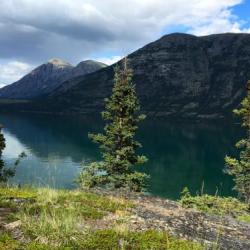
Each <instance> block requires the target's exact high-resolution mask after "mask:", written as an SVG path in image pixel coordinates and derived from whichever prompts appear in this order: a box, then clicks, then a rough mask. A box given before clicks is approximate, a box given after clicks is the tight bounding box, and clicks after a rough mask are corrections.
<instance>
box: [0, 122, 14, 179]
mask: <svg viewBox="0 0 250 250" xmlns="http://www.w3.org/2000/svg"><path fill="white" fill-rule="evenodd" d="M4 148H5V138H4V136H3V134H2V126H1V125H0V183H1V182H6V181H7V180H8V178H9V177H12V176H14V175H15V171H14V170H12V169H9V168H5V166H4V161H3V159H2V152H3V150H4Z"/></svg>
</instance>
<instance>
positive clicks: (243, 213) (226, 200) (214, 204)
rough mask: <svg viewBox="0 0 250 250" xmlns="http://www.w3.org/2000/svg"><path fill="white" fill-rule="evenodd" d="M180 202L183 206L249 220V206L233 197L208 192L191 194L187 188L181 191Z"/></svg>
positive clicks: (244, 220)
mask: <svg viewBox="0 0 250 250" xmlns="http://www.w3.org/2000/svg"><path fill="white" fill-rule="evenodd" d="M180 203H181V205H182V206H183V207H185V208H194V209H196V210H199V211H202V212H205V213H209V214H215V215H221V216H225V215H229V216H232V217H234V218H235V219H237V220H238V221H243V222H248V223H249V222H250V210H249V206H248V205H247V204H246V203H243V202H241V201H240V200H238V199H236V198H233V197H220V196H213V195H208V194H202V195H196V196H192V195H191V194H190V193H189V191H188V189H185V190H184V191H183V192H182V196H181V199H180Z"/></svg>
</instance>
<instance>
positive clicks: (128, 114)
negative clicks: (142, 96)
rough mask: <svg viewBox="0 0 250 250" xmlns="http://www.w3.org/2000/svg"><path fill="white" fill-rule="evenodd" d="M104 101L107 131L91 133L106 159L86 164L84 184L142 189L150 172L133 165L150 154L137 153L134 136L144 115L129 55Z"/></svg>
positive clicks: (138, 144) (144, 159)
mask: <svg viewBox="0 0 250 250" xmlns="http://www.w3.org/2000/svg"><path fill="white" fill-rule="evenodd" d="M105 103H106V105H105V111H103V112H102V118H103V120H104V121H105V122H106V125H105V127H104V133H102V134H89V137H90V138H91V139H92V140H93V142H95V143H98V144H99V145H100V150H101V152H102V159H103V160H102V161H101V162H94V163H91V164H90V165H89V166H87V167H85V169H84V170H83V172H82V173H81V174H80V182H81V183H82V184H83V186H85V187H93V186H96V185H105V186H110V187H114V188H129V189H130V190H133V191H141V190H142V189H143V188H144V187H145V180H146V178H148V176H147V175H146V174H144V173H140V172H136V171H135V170H134V166H136V165H139V164H143V163H145V162H146V161H147V158H146V157H145V156H143V155H138V154H137V153H136V149H137V148H139V147H141V144H140V143H139V142H138V141H136V140H135V139H134V136H135V133H136V130H137V128H138V126H137V124H138V122H139V121H141V120H143V119H144V118H145V115H140V114H139V111H140V106H139V101H138V98H137V96H136V92H135V85H134V84H133V83H132V71H131V69H129V68H128V67H127V59H126V58H125V59H124V68H123V69H122V70H121V69H119V68H118V67H116V68H115V76H114V86H113V90H112V95H111V97H110V98H108V99H105Z"/></svg>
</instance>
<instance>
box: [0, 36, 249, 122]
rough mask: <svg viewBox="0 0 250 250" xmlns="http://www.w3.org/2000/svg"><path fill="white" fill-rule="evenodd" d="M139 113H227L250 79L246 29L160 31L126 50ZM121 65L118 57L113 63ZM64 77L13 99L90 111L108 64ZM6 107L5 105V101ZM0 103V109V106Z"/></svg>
mask: <svg viewBox="0 0 250 250" xmlns="http://www.w3.org/2000/svg"><path fill="white" fill-rule="evenodd" d="M128 61H129V64H130V66H131V68H132V69H133V73H134V77H133V81H134V83H135V84H136V90H137V94H138V96H139V98H140V102H141V107H142V110H143V112H145V113H146V114H147V115H148V116H151V117H156V118H164V119H165V118H178V119H218V118H225V117H228V116H231V114H232V109H233V108H235V107H236V106H237V105H238V104H239V102H240V100H241V99H242V98H243V97H244V95H245V84H246V81H247V80H248V79H250V70H249V69H250V34H243V33H240V34H235V33H225V34H217V35H209V36H201V37H198V36H194V35H188V34H181V33H174V34H170V35H165V36H163V37H162V38H160V39H159V40H157V41H155V42H152V43H150V44H148V45H146V46H144V47H143V48H141V49H139V50H137V51H135V52H134V53H132V54H130V55H128ZM117 64H118V65H120V66H121V64H122V62H121V61H120V62H118V63H117ZM114 66H115V65H112V66H109V67H105V68H103V69H101V70H98V71H97V72H94V73H91V74H88V75H83V76H79V77H75V78H72V79H69V80H67V81H65V83H64V84H61V85H60V86H58V87H57V88H56V89H55V91H53V92H51V93H50V94H49V95H48V96H47V97H44V98H43V99H39V100H38V101H36V100H34V101H33V102H32V103H29V104H13V105H12V106H11V109H13V110H18V111H26V112H27V111H31V112H44V113H48V112H49V113H51V112H52V113H61V114H72V113H77V114H82V115H94V114H99V112H100V111H101V110H102V109H103V107H104V101H103V100H104V98H105V97H107V96H109V95H110V93H111V89H112V86H113V74H114V71H113V68H114ZM8 107H9V106H8ZM2 108H3V106H2V107H0V109H2Z"/></svg>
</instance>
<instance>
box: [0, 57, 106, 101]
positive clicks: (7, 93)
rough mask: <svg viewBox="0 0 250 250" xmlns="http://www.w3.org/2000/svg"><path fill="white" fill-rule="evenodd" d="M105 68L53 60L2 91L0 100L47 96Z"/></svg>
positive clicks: (84, 63) (97, 65)
mask: <svg viewBox="0 0 250 250" xmlns="http://www.w3.org/2000/svg"><path fill="white" fill-rule="evenodd" d="M105 66H106V65H105V64H102V63H99V62H95V61H91V60H87V61H83V62H80V63H79V64H78V65H77V66H76V67H73V66H72V65H71V64H69V63H67V62H64V61H62V60H59V59H52V60H50V61H49V62H48V63H46V64H42V65H41V66H39V67H37V68H35V69H34V70H32V71H31V72H30V73H29V74H27V75H26V76H24V77H23V78H22V79H20V80H19V81H17V82H15V83H13V84H11V85H8V86H6V87H3V88H2V89H0V98H10V99H18V98H19V99H30V98H35V97H38V96H41V95H45V94H48V93H50V92H51V91H53V90H54V89H56V88H57V87H58V86H60V84H61V83H62V82H64V81H65V80H68V79H71V78H74V77H76V76H80V75H85V74H89V73H92V72H94V71H97V70H98V69H100V68H102V67H105Z"/></svg>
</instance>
